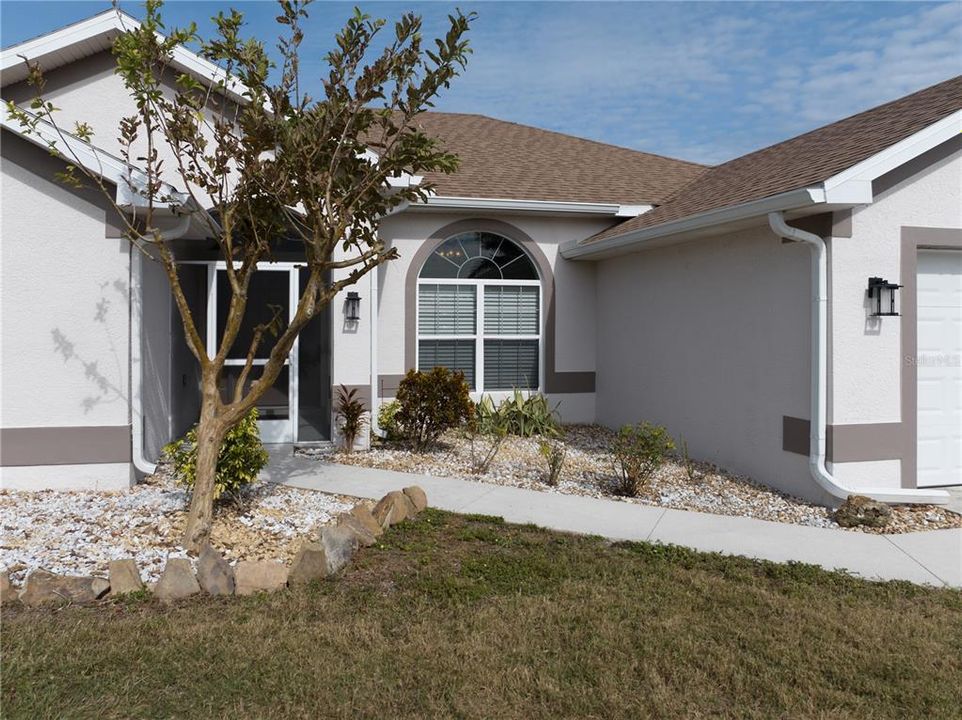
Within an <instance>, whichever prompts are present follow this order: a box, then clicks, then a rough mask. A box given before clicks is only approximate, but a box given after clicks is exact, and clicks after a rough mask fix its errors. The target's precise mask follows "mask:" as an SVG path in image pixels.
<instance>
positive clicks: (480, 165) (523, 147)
mask: <svg viewBox="0 0 962 720" xmlns="http://www.w3.org/2000/svg"><path fill="white" fill-rule="evenodd" d="M419 124H420V125H421V127H422V129H423V130H424V131H425V132H426V133H428V134H429V135H432V136H434V137H437V138H440V139H441V140H442V141H443V142H444V145H445V148H446V149H447V150H449V151H451V152H453V153H456V154H457V155H458V156H459V157H460V158H461V166H460V168H459V169H458V171H457V172H456V173H454V174H453V175H442V174H428V175H427V176H426V177H427V179H428V180H429V181H431V182H433V183H434V184H435V185H436V186H437V193H438V195H442V196H447V197H484V198H511V199H518V200H556V201H565V202H599V203H619V204H623V205H639V204H658V203H662V202H664V201H665V200H666V199H667V198H668V197H669V196H670V195H671V194H672V193H674V192H675V191H677V190H678V189H679V188H681V187H682V186H684V185H686V184H688V183H689V182H691V181H692V180H694V179H695V178H696V177H698V176H699V175H700V174H702V173H703V172H705V170H706V168H705V166H703V165H697V164H695V163H690V162H685V161H683V160H674V159H672V158H666V157H662V156H660V155H651V154H649V153H644V152H640V151H638V150H628V149H627V148H621V147H616V146H614V145H605V144H604V143H599V142H594V141H592V140H584V139H582V138H577V137H572V136H571V135H562V134H561V133H556V132H551V131H549V130H541V129H539V128H534V127H529V126H527V125H519V124H517V123H513V122H506V121H504V120H495V119H493V118H489V117H484V116H483V115H462V114H457V113H440V112H429V113H425V114H424V115H422V116H421V117H420V119H419Z"/></svg>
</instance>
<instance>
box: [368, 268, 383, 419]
mask: <svg viewBox="0 0 962 720" xmlns="http://www.w3.org/2000/svg"><path fill="white" fill-rule="evenodd" d="M368 279H369V280H370V283H371V300H370V303H371V333H370V337H371V412H370V413H369V415H370V419H369V422H370V425H371V434H372V435H377V436H378V437H380V435H381V428H379V427H378V424H377V410H378V400H379V399H378V381H377V366H378V363H377V325H378V312H377V268H374V269H373V270H371V272H369V273H368Z"/></svg>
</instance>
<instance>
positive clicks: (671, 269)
mask: <svg viewBox="0 0 962 720" xmlns="http://www.w3.org/2000/svg"><path fill="white" fill-rule="evenodd" d="M809 262H810V260H809V251H808V249H807V248H806V247H804V246H799V245H794V244H783V243H782V242H780V240H779V239H778V238H776V237H775V236H774V234H773V233H772V232H771V231H770V230H769V229H768V228H767V226H762V225H759V226H758V227H756V228H752V229H747V230H743V231H739V232H734V233H730V234H726V235H721V236H716V237H711V238H705V239H701V240H697V241H693V242H689V243H687V244H683V245H676V246H671V247H663V248H659V249H652V250H648V251H645V252H639V253H637V254H634V255H628V256H622V257H616V258H612V259H609V260H604V261H602V262H599V263H598V267H597V277H598V307H597V328H598V393H597V403H598V419H599V420H600V421H601V422H603V423H605V424H606V425H610V426H612V427H618V426H620V425H622V424H625V423H632V422H638V421H640V420H648V421H651V422H654V423H658V424H661V425H665V426H666V427H667V428H668V430H669V432H670V433H671V434H672V435H673V436H674V437H675V438H676V439H678V440H679V441H680V440H682V439H684V440H686V441H687V442H688V449H689V452H690V454H691V456H692V457H694V458H698V459H702V460H707V461H711V462H714V463H716V464H718V465H720V466H721V467H723V468H727V469H729V470H731V471H734V472H737V473H741V474H745V475H749V476H751V477H752V478H754V479H755V480H757V481H759V482H763V483H766V484H768V485H771V486H774V487H776V488H780V489H782V490H784V491H787V492H790V493H794V494H797V495H801V496H805V497H811V498H813V499H822V497H821V493H820V492H818V491H817V490H816V488H815V487H814V485H813V483H812V482H811V480H810V479H809V475H808V468H807V458H806V457H805V456H802V455H798V454H793V453H789V452H785V451H783V450H782V416H783V415H789V416H794V417H800V418H806V417H808V414H809V377H810V376H809V372H810V370H809V368H810V363H809V347H810V346H809V336H810V335H809V328H810V300H809V287H810V272H809V267H810V266H809Z"/></svg>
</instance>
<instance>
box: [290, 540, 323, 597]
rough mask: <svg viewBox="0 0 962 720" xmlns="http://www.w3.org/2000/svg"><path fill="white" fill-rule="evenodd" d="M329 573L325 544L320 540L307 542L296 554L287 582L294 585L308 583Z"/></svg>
mask: <svg viewBox="0 0 962 720" xmlns="http://www.w3.org/2000/svg"><path fill="white" fill-rule="evenodd" d="M329 574H330V571H329V570H328V564H327V555H326V553H325V552H324V546H323V545H321V544H320V543H318V542H305V543H304V544H303V545H301V547H300V549H299V550H298V551H297V555H295V556H294V562H293V563H291V571H290V573H288V576H287V583H288V585H290V586H292V587H293V586H295V585H307V584H308V583H309V582H311V581H312V580H320V579H322V578H326V577H327V576H328V575H329Z"/></svg>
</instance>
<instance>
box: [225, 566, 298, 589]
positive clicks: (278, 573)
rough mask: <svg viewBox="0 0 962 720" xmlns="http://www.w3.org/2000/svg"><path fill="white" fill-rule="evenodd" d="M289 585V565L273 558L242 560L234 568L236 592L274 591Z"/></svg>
mask: <svg viewBox="0 0 962 720" xmlns="http://www.w3.org/2000/svg"><path fill="white" fill-rule="evenodd" d="M285 585H287V566H285V565H281V564H280V563H278V562H274V561H273V560H256V561H255V560H242V561H241V562H239V563H237V567H235V568H234V593H235V594H237V595H252V594H253V593H256V592H273V591H275V590H280V589H281V588H283V587H284V586H285Z"/></svg>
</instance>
